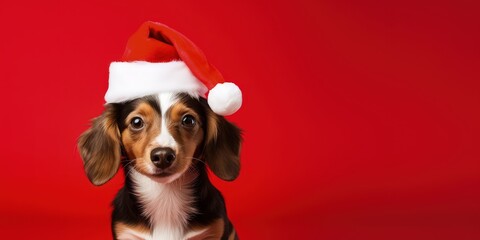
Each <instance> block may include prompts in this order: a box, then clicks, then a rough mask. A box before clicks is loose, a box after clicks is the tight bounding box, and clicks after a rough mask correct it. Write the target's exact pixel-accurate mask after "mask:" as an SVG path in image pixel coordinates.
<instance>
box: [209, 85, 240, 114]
mask: <svg viewBox="0 0 480 240" xmlns="http://www.w3.org/2000/svg"><path fill="white" fill-rule="evenodd" d="M208 105H209V106H210V108H211V109H212V111H213V112H215V113H216V114H219V115H222V116H228V115H231V114H234V113H235V112H236V111H237V110H238V109H240V107H241V106H242V91H240V88H238V86H237V85H235V84H234V83H231V82H225V83H218V84H217V85H215V87H213V88H212V89H211V90H210V92H209V93H208Z"/></svg>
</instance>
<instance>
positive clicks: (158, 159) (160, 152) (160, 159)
mask: <svg viewBox="0 0 480 240" xmlns="http://www.w3.org/2000/svg"><path fill="white" fill-rule="evenodd" d="M175 158H176V156H175V152H174V151H173V149H171V148H163V147H159V148H155V149H153V150H152V152H151V153H150V159H151V160H152V163H153V164H154V165H155V166H156V167H158V168H160V169H166V168H168V167H170V166H171V165H172V163H173V161H175Z"/></svg>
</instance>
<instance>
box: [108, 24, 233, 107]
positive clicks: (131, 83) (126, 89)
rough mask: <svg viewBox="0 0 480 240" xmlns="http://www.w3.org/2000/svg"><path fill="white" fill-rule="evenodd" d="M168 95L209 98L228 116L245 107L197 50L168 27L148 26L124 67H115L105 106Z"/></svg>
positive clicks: (129, 45)
mask: <svg viewBox="0 0 480 240" xmlns="http://www.w3.org/2000/svg"><path fill="white" fill-rule="evenodd" d="M166 91H168V92H187V93H189V94H190V95H192V96H195V97H206V98H207V100H208V105H209V106H210V108H211V109H212V110H213V111H214V112H215V113H217V114H219V115H222V116H226V115H230V114H233V113H235V112H236V111H237V110H238V109H239V108H240V106H241V105H242V92H241V91H240V89H239V88H238V87H237V85H235V84H234V83H231V82H225V81H224V79H223V77H222V75H221V74H220V72H219V71H218V70H217V69H216V68H215V67H214V66H212V65H211V64H210V63H208V62H207V59H206V57H205V55H204V54H203V53H202V51H201V50H200V49H199V48H198V47H197V46H195V44H193V43H192V42H191V41H190V40H189V39H188V38H186V37H185V36H183V35H182V34H181V33H179V32H177V31H175V30H173V29H171V28H169V27H167V26H165V25H163V24H160V23H156V22H146V23H144V24H143V25H142V26H141V27H140V29H138V30H137V32H135V33H134V34H133V35H132V36H131V37H130V39H129V40H128V42H127V47H126V49H125V53H124V54H123V57H122V59H121V61H120V62H112V63H111V64H110V76H109V84H108V90H107V93H106V94H105V101H106V102H107V103H119V102H124V101H128V100H132V99H135V98H139V97H143V96H147V95H151V94H155V93H161V92H166ZM207 92H208V97H207Z"/></svg>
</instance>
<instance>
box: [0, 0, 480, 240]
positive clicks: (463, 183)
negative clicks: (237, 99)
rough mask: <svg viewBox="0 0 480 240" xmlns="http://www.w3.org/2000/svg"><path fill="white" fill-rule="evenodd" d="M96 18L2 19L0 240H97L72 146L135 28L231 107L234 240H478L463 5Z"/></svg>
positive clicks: (107, 13) (96, 194) (200, 7)
mask: <svg viewBox="0 0 480 240" xmlns="http://www.w3.org/2000/svg"><path fill="white" fill-rule="evenodd" d="M100 2H103V1H75V2H69V1H47V2H45V1H32V2H31V3H25V2H20V1H7V0H3V1H2V2H1V3H0V70H1V74H0V81H1V94H0V100H1V102H2V117H1V118H0V123H1V126H2V131H1V158H2V161H1V163H2V164H1V168H0V169H1V174H0V182H1V183H2V189H1V191H0V194H1V198H0V221H1V222H0V226H1V227H0V228H1V233H2V238H3V239H8V238H13V237H15V238H16V239H109V238H110V229H109V228H110V225H109V224H110V217H109V214H110V208H109V203H110V201H111V200H112V198H113V196H114V194H115V192H116V191H117V190H118V189H119V188H120V187H121V185H122V178H121V177H116V178H115V179H114V180H113V181H111V182H109V183H108V184H106V185H105V186H103V187H94V186H92V185H91V184H90V183H89V182H88V180H87V178H86V177H85V175H84V172H83V168H82V163H81V160H80V158H79V156H78V153H77V150H76V139H77V137H78V136H79V135H80V133H81V132H83V131H84V130H85V129H86V128H87V126H88V123H89V119H91V118H93V117H95V116H97V115H99V114H100V112H101V111H102V105H103V103H104V101H103V95H104V93H105V91H106V88H107V78H108V65H109V63H110V62H111V61H114V60H118V59H119V58H120V56H121V55H122V53H123V50H124V46H125V43H126V40H127V39H128V37H129V36H130V34H131V33H133V32H134V31H135V30H136V29H137V27H138V26H139V25H140V24H141V23H142V22H143V21H145V20H155V21H160V22H163V23H166V24H167V25H170V26H171V27H173V28H175V29H177V30H178V31H180V32H182V33H184V34H185V35H187V36H188V37H189V38H190V39H191V40H193V41H194V42H195V43H196V44H197V45H198V46H199V47H200V48H202V49H203V51H204V52H205V53H206V55H207V57H208V59H209V60H210V61H211V62H212V63H213V64H214V65H216V66H217V68H219V69H220V70H221V71H222V73H223V74H224V75H225V77H226V79H228V80H230V81H234V82H236V83H237V84H238V85H239V86H240V87H241V88H242V89H243V92H244V106H243V108H242V109H241V110H240V111H239V112H238V113H237V114H235V115H234V116H232V117H231V118H230V120H232V121H234V122H236V123H237V124H238V125H240V126H241V127H242V128H243V129H244V131H245V134H244V138H245V142H244V146H243V149H242V161H243V162H242V163H243V168H242V172H241V176H240V177H239V178H238V179H237V181H235V182H232V183H225V182H221V181H219V180H215V183H216V185H217V186H218V187H219V188H220V189H221V190H222V191H223V192H224V195H225V197H226V201H227V205H228V209H229V213H230V217H231V219H232V220H233V221H234V223H235V225H236V227H237V230H238V232H239V233H240V236H241V237H242V239H480V192H479V187H480V174H479V173H480V162H479V160H480V153H479V143H480V141H479V135H480V127H479V123H480V111H479V107H480V95H479V92H480V82H479V80H480V74H479V66H480V60H479V59H480V48H479V45H478V44H479V42H480V34H479V33H480V31H479V29H480V24H479V20H478V9H479V8H478V7H479V6H478V4H477V3H476V1H453V0H452V1H409V0H408V1H397V2H392V1H375V0H367V1H350V2H343V1H342V2H341V1H308V0H300V1H288V2H287V1H283V2H281V1H253V0H251V1H229V2H226V1H209V2H204V1H190V2H186V1H147V2H143V3H141V1H131V2H130V1H110V3H108V4H106V3H100ZM355 2H361V3H355Z"/></svg>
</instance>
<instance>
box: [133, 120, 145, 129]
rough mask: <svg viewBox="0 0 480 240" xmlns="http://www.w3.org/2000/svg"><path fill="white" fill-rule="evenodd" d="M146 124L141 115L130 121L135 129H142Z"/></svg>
mask: <svg viewBox="0 0 480 240" xmlns="http://www.w3.org/2000/svg"><path fill="white" fill-rule="evenodd" d="M144 126H145V124H144V123H143V120H142V119H141V118H140V117H134V118H132V121H130V127H131V128H132V129H133V130H141V129H142V128H143V127H144Z"/></svg>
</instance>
